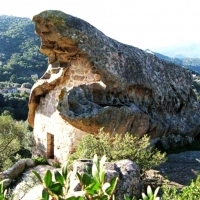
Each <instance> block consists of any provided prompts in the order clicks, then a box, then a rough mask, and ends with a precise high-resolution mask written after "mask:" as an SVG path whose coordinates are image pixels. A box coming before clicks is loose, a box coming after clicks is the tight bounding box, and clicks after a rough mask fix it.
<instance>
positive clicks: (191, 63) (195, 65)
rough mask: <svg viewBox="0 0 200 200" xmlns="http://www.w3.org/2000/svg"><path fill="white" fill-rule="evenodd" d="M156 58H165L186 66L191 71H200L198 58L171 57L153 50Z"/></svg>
mask: <svg viewBox="0 0 200 200" xmlns="http://www.w3.org/2000/svg"><path fill="white" fill-rule="evenodd" d="M153 53H154V54H155V55H156V56H157V57H158V58H160V59H162V60H166V61H168V62H173V63H175V64H177V65H180V66H182V67H185V68H188V69H190V70H192V71H196V72H198V73H200V58H172V57H169V56H165V55H163V54H160V53H156V52H153Z"/></svg>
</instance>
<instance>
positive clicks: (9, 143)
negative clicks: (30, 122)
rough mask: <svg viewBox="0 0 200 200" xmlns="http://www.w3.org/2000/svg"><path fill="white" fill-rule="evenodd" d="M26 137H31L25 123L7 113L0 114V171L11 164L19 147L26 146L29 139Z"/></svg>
mask: <svg viewBox="0 0 200 200" xmlns="http://www.w3.org/2000/svg"><path fill="white" fill-rule="evenodd" d="M27 137H31V134H30V131H29V130H28V126H27V124H25V123H24V122H22V121H15V120H14V119H13V118H12V117H11V116H9V115H5V116H3V115H1V116H0V171H2V170H4V169H5V168H7V167H10V166H11V165H12V163H13V161H15V159H14V156H15V154H16V153H17V152H18V151H19V150H20V149H21V148H27V146H26V142H27V141H29V143H30V141H31V140H30V138H29V139H27ZM29 145H30V144H29Z"/></svg>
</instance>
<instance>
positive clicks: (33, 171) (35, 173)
mask: <svg viewBox="0 0 200 200" xmlns="http://www.w3.org/2000/svg"><path fill="white" fill-rule="evenodd" d="M31 172H32V173H33V174H34V175H35V176H36V177H37V179H38V180H39V181H40V183H43V181H42V178H41V176H40V175H39V174H38V173H37V172H36V171H35V170H32V171H31Z"/></svg>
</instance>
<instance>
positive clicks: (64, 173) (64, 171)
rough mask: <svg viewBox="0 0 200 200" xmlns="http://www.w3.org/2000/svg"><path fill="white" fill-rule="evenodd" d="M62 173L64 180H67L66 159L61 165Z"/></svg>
mask: <svg viewBox="0 0 200 200" xmlns="http://www.w3.org/2000/svg"><path fill="white" fill-rule="evenodd" d="M62 175H63V178H64V179H65V180H67V175H68V162H67V161H66V162H65V163H64V164H63V166H62Z"/></svg>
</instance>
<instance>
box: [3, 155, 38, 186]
mask: <svg viewBox="0 0 200 200" xmlns="http://www.w3.org/2000/svg"><path fill="white" fill-rule="evenodd" d="M34 166H35V162H34V161H33V160H32V159H30V158H26V159H21V160H19V161H17V162H16V163H15V164H14V165H13V166H11V167H10V168H8V169H7V170H6V171H4V172H2V173H1V174H0V179H6V182H4V186H5V187H7V186H9V185H10V184H11V183H12V182H15V181H16V180H15V179H17V178H18V177H19V175H20V174H21V173H22V172H23V171H24V170H25V169H27V168H30V167H34Z"/></svg>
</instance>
